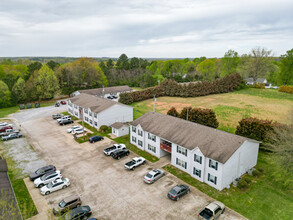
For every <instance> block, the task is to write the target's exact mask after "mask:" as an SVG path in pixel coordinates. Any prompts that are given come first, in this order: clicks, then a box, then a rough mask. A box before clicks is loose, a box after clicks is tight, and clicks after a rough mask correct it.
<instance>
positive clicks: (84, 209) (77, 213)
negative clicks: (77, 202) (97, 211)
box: [63, 205, 92, 220]
mask: <svg viewBox="0 0 293 220" xmlns="http://www.w3.org/2000/svg"><path fill="white" fill-rule="evenodd" d="M91 214H92V211H91V208H90V207H89V206H88V205H86V206H80V207H77V208H75V209H72V210H71V211H69V212H68V213H67V214H66V215H65V216H64V218H63V219H65V220H73V219H76V220H77V219H88V217H90V216H91Z"/></svg>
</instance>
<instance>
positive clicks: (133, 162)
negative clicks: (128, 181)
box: [124, 157, 145, 170]
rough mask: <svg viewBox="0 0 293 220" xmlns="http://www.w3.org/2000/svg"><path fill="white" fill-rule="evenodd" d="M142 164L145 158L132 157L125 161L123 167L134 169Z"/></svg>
mask: <svg viewBox="0 0 293 220" xmlns="http://www.w3.org/2000/svg"><path fill="white" fill-rule="evenodd" d="M142 164H145V159H144V158H143V157H134V158H133V159H132V160H131V161H129V162H127V163H126V164H125V165H124V167H125V168H126V169H127V170H134V169H135V168H136V167H138V166H140V165H142Z"/></svg>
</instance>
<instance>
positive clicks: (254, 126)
mask: <svg viewBox="0 0 293 220" xmlns="http://www.w3.org/2000/svg"><path fill="white" fill-rule="evenodd" d="M277 124H278V123H276V122H275V123H273V122H272V121H269V120H260V119H257V118H243V119H242V120H241V121H239V125H238V126H237V128H236V132H235V134H237V135H241V136H244V137H247V138H251V139H255V140H258V141H264V142H268V141H269V137H268V134H269V133H270V132H272V131H273V130H274V127H275V126H276V125H277Z"/></svg>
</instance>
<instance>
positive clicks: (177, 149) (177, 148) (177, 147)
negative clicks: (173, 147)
mask: <svg viewBox="0 0 293 220" xmlns="http://www.w3.org/2000/svg"><path fill="white" fill-rule="evenodd" d="M178 148H179V147H178V145H177V153H178V152H179V150H178Z"/></svg>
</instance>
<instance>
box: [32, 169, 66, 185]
mask: <svg viewBox="0 0 293 220" xmlns="http://www.w3.org/2000/svg"><path fill="white" fill-rule="evenodd" d="M61 178H62V174H61V171H60V170H56V171H50V172H48V173H46V174H45V175H43V176H41V177H39V178H37V179H35V180H34V184H35V187H36V188H40V187H43V186H44V185H46V184H48V183H50V182H52V181H54V180H56V179H61Z"/></svg>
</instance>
